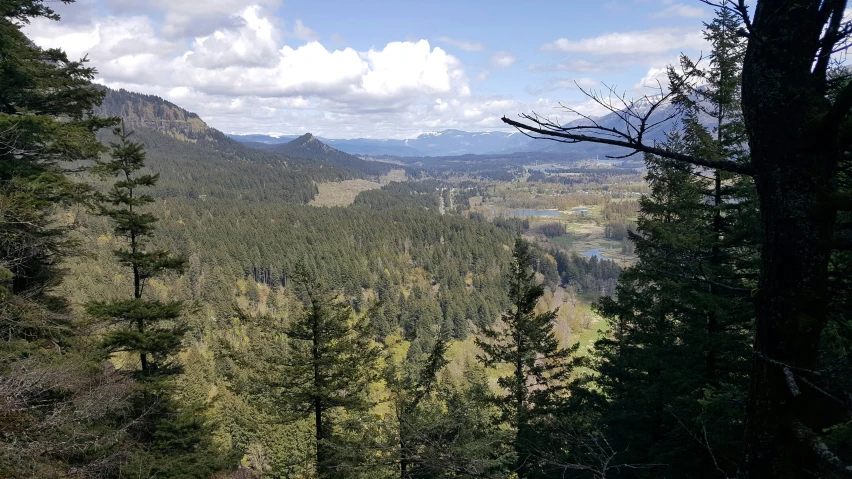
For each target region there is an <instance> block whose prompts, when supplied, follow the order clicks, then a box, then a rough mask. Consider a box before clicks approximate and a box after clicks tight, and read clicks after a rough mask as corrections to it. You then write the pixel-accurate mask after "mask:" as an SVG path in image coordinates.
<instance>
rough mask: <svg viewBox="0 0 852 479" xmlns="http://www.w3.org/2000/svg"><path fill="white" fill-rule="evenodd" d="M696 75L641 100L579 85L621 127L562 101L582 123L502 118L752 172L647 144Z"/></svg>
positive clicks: (530, 128) (535, 131)
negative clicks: (650, 136)
mask: <svg viewBox="0 0 852 479" xmlns="http://www.w3.org/2000/svg"><path fill="white" fill-rule="evenodd" d="M695 75H696V73H695V72H694V71H690V72H686V74H684V75H683V76H682V77H680V79H679V80H677V81H678V83H677V84H675V85H671V87H670V88H669V91H666V89H665V88H664V87H663V85H662V84H661V83H659V82H658V84H657V88H656V90H657V93H656V94H654V95H644V96H642V97H641V98H639V99H638V100H632V99H628V98H627V96H626V94H625V93H618V92H616V90H615V88H614V87H613V86H607V85H604V90H601V91H595V90H586V89H583V88H580V87H579V85H578V88H580V91H581V92H582V93H583V94H584V95H586V96H587V97H589V98H590V99H592V100H593V101H594V102H595V103H597V104H598V105H600V106H602V107H603V108H604V109H606V110H607V111H608V112H609V114H610V115H612V116H614V117H615V118H616V119H617V123H621V124H623V125H624V126H623V127H622V128H618V127H614V126H608V125H602V124H601V123H600V122H599V121H598V120H597V119H595V118H592V117H590V116H589V115H585V114H583V113H581V112H579V111H577V110H576V109H575V108H571V107H568V106H565V105H564V104H561V103H560V107H561V108H562V109H564V110H566V111H568V112H569V113H571V114H573V115H577V116H579V117H580V118H581V119H582V120H583V122H582V123H580V124H577V123H576V122H575V124H573V125H570V124H569V125H562V124H560V123H559V122H558V120H552V119H550V118H548V117H545V116H541V115H539V114H537V113H535V112H532V113H531V114H527V113H522V114H521V115H520V117H521V118H522V119H523V120H527V122H521V121H515V120H511V119H509V118H507V117H503V119H502V120H503V122H504V123H506V124H508V125H511V126H513V127H515V128H516V129H517V130H518V131H519V132H521V133H523V134H524V135H526V136H528V137H530V138H534V139H546V140H552V141H557V142H560V143H581V142H589V143H599V144H605V145H611V146H619V147H623V148H628V149H630V150H632V152H631V153H629V154H625V155H623V156H616V157H617V158H626V157H629V156H633V155H635V154H638V153H650V154H653V155H657V156H660V157H663V158H669V159H672V160H676V161H682V162H685V163H689V164H693V165H696V166H702V167H705V168H712V169H719V170H723V171H730V172H733V173H740V174H744V175H751V174H752V170H751V168H750V167H749V166H748V165H746V164H743V163H739V162H734V161H728V160H717V159H712V158H701V157H697V156H694V155H688V154H684V153H681V152H679V151H674V150H673V149H671V148H669V147H668V146H666V145H664V144H657V143H656V142H654V143H653V144H648V143H647V142H646V137H647V135H648V134H649V133H650V132H652V131H654V130H656V129H657V128H659V127H660V126H662V125H664V124H667V123H669V122H671V121H672V120H674V119H676V118H677V117H678V116H679V115H680V111H679V110H678V109H674V110H673V111H672V112H671V113H665V114H663V115H662V116H658V117H656V118H655V117H654V116H655V114H656V113H657V112H658V111H660V110H661V109H662V107H663V106H665V105H668V104H670V103H671V102H672V100H673V99H675V98H676V97H677V95H678V94H679V93H678V92H681V91H684V90H688V89H689V84H690V82H692V81H694V76H695ZM850 96H852V95H850Z"/></svg>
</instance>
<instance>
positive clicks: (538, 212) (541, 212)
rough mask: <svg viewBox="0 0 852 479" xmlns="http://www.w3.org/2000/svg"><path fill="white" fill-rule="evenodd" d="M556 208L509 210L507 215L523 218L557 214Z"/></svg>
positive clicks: (558, 213)
mask: <svg viewBox="0 0 852 479" xmlns="http://www.w3.org/2000/svg"><path fill="white" fill-rule="evenodd" d="M559 215H561V213H560V212H558V211H556V210H511V211H509V216H514V217H521V218H525V217H527V216H559Z"/></svg>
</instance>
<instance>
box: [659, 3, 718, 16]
mask: <svg viewBox="0 0 852 479" xmlns="http://www.w3.org/2000/svg"><path fill="white" fill-rule="evenodd" d="M650 17H652V18H671V17H683V18H706V17H707V11H706V10H704V9H703V8H699V7H694V6H690V5H684V4H682V3H676V4H674V5H671V6H669V7H667V8H665V9H663V10H660V11H659V12H656V13H653V14H651V15H650Z"/></svg>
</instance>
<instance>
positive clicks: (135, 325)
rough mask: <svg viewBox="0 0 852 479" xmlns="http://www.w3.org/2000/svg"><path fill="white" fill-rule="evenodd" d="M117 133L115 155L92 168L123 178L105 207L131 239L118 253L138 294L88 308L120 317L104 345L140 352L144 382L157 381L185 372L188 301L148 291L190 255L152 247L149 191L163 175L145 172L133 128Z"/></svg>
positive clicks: (120, 233) (153, 218)
mask: <svg viewBox="0 0 852 479" xmlns="http://www.w3.org/2000/svg"><path fill="white" fill-rule="evenodd" d="M114 134H115V135H116V136H117V138H118V141H117V142H113V143H111V144H110V146H111V156H112V159H111V160H107V161H103V160H99V161H98V162H97V165H96V166H95V167H93V168H92V170H91V171H92V173H94V174H97V175H99V176H101V177H102V178H116V177H117V178H118V179H117V180H116V181H115V183H114V184H113V185H112V187H111V188H110V189H109V191H108V192H107V193H106V194H100V195H99V198H100V200H101V204H100V208H99V211H100V214H101V215H103V216H105V217H107V218H109V219H110V220H112V223H113V231H114V232H115V234H116V236H117V237H119V238H122V240H123V241H125V242H126V245H127V246H126V247H124V248H120V249H118V250H115V251H114V252H113V253H114V255H115V257H116V258H117V259H118V262H119V263H120V264H121V265H122V266H125V267H128V268H130V270H131V272H132V292H133V295H132V297H131V298H128V299H124V300H116V301H95V302H92V303H90V304H89V305H88V310H89V313H90V314H92V315H94V316H96V317H100V318H108V319H111V320H113V321H115V322H116V323H118V325H119V327H118V328H116V329H113V330H111V331H109V332H108V333H107V338H106V339H105V342H104V346H105V347H106V348H107V349H109V350H111V351H122V352H130V353H134V354H137V355H138V358H139V370H138V374H137V376H138V377H139V378H140V380H142V381H143V382H155V381H156V380H158V379H159V378H163V377H169V376H173V375H174V374H176V373H177V372H179V367H178V366H177V365H176V364H174V363H173V361H172V359H173V356H174V354H175V353H176V352H177V351H178V350H179V349H180V345H181V341H182V339H183V335H184V333H185V329H184V328H183V326H181V325H180V324H178V322H177V321H176V320H177V319H178V318H179V317H180V315H181V306H182V305H181V303H180V302H178V301H169V302H162V301H158V300H148V299H145V298H144V297H143V293H144V290H145V286H146V285H147V283H148V281H149V280H150V279H151V278H154V277H157V276H160V275H163V274H166V273H168V272H177V273H180V272H182V271H183V268H184V265H185V261H184V259H183V258H180V257H177V256H174V255H173V254H172V253H170V252H169V251H166V250H157V249H149V248H148V244H149V243H150V240H151V236H152V235H153V233H154V230H155V228H156V223H157V221H158V219H157V217H156V216H154V215H153V214H151V213H148V212H146V211H145V210H144V206H146V205H148V204H150V203H152V202H153V201H154V198H153V197H152V196H151V195H150V194H147V193H144V192H143V191H144V189H145V188H151V187H153V186H154V185H155V184H156V183H157V178H158V175H156V174H150V173H140V170H141V169H142V168H143V167H144V166H145V149H144V146H143V145H142V144H141V143H137V142H134V141H132V140H131V139H130V136H131V133H128V132H127V131H126V130H125V129H124V127H123V126H122V127H120V128H116V129H115V130H114Z"/></svg>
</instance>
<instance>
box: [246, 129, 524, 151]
mask: <svg viewBox="0 0 852 479" xmlns="http://www.w3.org/2000/svg"><path fill="white" fill-rule="evenodd" d="M231 137H232V138H234V139H235V140H237V141H240V142H244V143H250V142H251V143H266V144H270V145H274V144H280V143H284V142H286V141H288V140H289V139H290V138H293V137H291V136H281V137H275V136H268V135H232V136H231ZM318 139H319V140H320V141H322V142H324V143H326V144H327V145H330V146H332V147H334V148H336V149H338V150H341V151H344V152H346V153H349V154H353V155H363V156H381V155H389V156H457V155H471V154H472V155H485V154H497V153H505V152H509V151H515V149H516V148H518V147H520V146H521V145H524V144H526V143H529V141H530V139H529V138H527V137H526V136H524V135H521V134H519V133H517V132H508V133H507V132H496V131H495V132H477V133H470V132H467V131H461V130H444V131H440V132H434V133H423V134H421V135H418V136H417V137H415V138H410V139H406V140H391V139H372V138H354V139H334V138H318Z"/></svg>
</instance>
